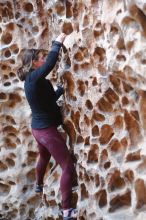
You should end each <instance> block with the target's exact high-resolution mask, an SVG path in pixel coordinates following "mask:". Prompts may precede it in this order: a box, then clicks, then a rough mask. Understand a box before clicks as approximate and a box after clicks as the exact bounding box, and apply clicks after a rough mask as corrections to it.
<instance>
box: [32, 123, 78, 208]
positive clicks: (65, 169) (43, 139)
mask: <svg viewBox="0 0 146 220" xmlns="http://www.w3.org/2000/svg"><path fill="white" fill-rule="evenodd" d="M35 138H36V139H37V140H38V139H39V142H40V143H41V144H42V145H43V146H45V147H46V148H47V150H48V151H49V152H50V154H51V155H52V156H53V158H54V159H55V160H56V162H57V163H58V164H59V165H60V166H61V168H62V176H61V181H60V189H61V194H62V207H63V209H69V208H71V198H72V185H73V173H74V172H75V168H74V164H73V160H72V158H71V156H70V153H69V150H68V148H67V146H66V143H65V141H64V140H63V138H62V137H61V135H60V133H59V132H58V131H57V128H56V127H51V128H48V129H42V130H41V131H40V132H39V133H38V132H35Z"/></svg>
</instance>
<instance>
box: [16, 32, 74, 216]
mask: <svg viewBox="0 0 146 220" xmlns="http://www.w3.org/2000/svg"><path fill="white" fill-rule="evenodd" d="M65 38H66V35H65V34H64V33H61V34H60V35H59V36H58V37H57V38H56V40H55V41H53V43H52V48H51V51H50V52H49V54H48V55H47V58H46V60H45V59H44V57H43V55H42V53H41V52H38V50H36V49H28V50H26V51H25V52H24V54H23V57H22V67H21V68H19V69H18V71H17V74H18V77H19V79H20V80H21V81H25V83H24V90H25V95H26V99H27V101H28V103H29V105H30V109H31V112H32V123H31V127H32V134H33V136H34V138H35V139H36V142H37V144H38V151H39V160H38V162H37V166H36V182H37V183H36V189H35V191H36V192H37V193H40V192H42V191H43V180H44V175H45V171H46V168H47V165H48V163H49V160H50V157H51V156H52V157H53V158H54V159H55V161H56V163H58V164H59V165H60V167H61V169H62V176H61V180H60V190H61V195H62V208H63V211H62V212H63V217H64V220H65V219H66V220H67V219H72V218H74V217H76V215H77V210H76V209H74V208H72V206H71V200H72V186H73V181H74V180H73V176H74V173H76V171H75V167H74V163H73V161H72V158H71V156H70V153H69V150H68V148H67V146H66V143H65V141H64V139H63V138H62V136H61V135H60V133H59V132H58V130H57V127H58V126H59V125H62V123H63V122H62V117H61V113H60V109H59V106H58V105H57V103H56V101H57V99H58V98H59V97H60V96H61V95H62V94H63V88H62V87H59V88H58V89H57V90H56V92H55V90H54V88H53V86H52V84H51V82H50V81H49V80H48V79H46V78H45V77H46V76H47V75H48V74H49V73H50V72H51V70H52V69H53V68H54V66H55V64H56V62H57V59H58V55H59V51H60V48H61V46H62V45H63V42H64V40H65Z"/></svg>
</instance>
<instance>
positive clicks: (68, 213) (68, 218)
mask: <svg viewBox="0 0 146 220" xmlns="http://www.w3.org/2000/svg"><path fill="white" fill-rule="evenodd" d="M76 218H77V209H74V208H70V209H68V210H64V211H63V220H73V219H76Z"/></svg>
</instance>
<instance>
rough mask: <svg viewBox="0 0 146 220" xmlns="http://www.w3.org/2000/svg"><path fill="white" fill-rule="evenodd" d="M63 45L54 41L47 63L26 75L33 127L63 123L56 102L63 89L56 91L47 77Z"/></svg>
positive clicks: (26, 91) (27, 95) (26, 93)
mask: <svg viewBox="0 0 146 220" xmlns="http://www.w3.org/2000/svg"><path fill="white" fill-rule="evenodd" d="M61 45H62V44H61V43H59V42H57V41H54V42H53V45H52V48H51V51H50V52H49V54H48V56H47V59H46V61H45V63H44V64H43V65H42V66H41V67H39V68H37V69H35V70H30V72H29V73H28V74H27V76H26V79H25V83H24V91H25V95H26V98H27V101H28V103H29V105H30V108H31V111H32V123H31V127H32V128H33V129H41V128H48V127H50V126H52V125H56V126H58V125H60V124H62V117H61V113H60V108H59V106H58V105H57V103H56V101H57V99H58V98H59V97H60V95H61V94H62V90H60V91H59V90H58V91H57V92H55V91H54V88H53V86H52V84H51V82H50V81H49V80H48V79H46V78H45V77H46V76H47V75H48V74H49V73H50V72H51V70H52V69H53V68H54V66H55V64H56V61H57V58H58V54H59V50H60V48H61Z"/></svg>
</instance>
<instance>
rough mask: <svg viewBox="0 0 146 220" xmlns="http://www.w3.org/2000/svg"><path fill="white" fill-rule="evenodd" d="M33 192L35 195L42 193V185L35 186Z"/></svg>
mask: <svg viewBox="0 0 146 220" xmlns="http://www.w3.org/2000/svg"><path fill="white" fill-rule="evenodd" d="M35 192H36V193H41V192H43V185H39V184H36V187H35Z"/></svg>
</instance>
